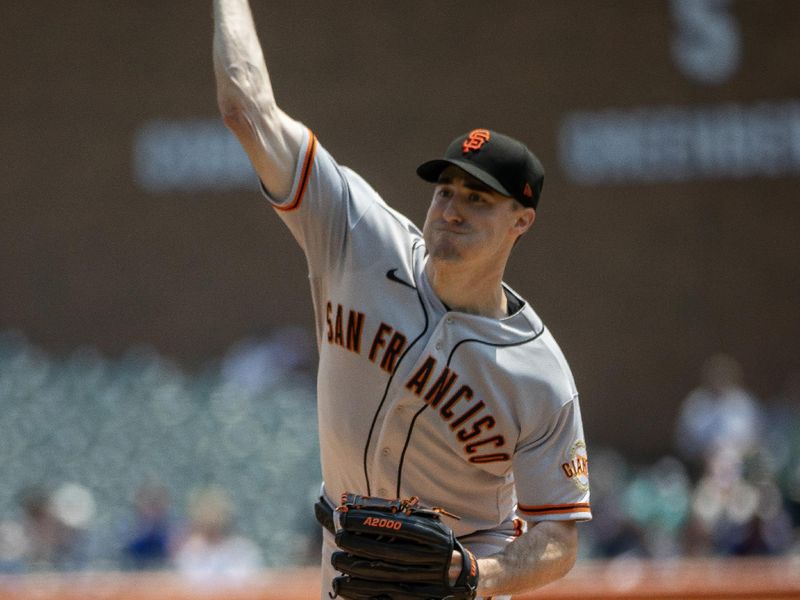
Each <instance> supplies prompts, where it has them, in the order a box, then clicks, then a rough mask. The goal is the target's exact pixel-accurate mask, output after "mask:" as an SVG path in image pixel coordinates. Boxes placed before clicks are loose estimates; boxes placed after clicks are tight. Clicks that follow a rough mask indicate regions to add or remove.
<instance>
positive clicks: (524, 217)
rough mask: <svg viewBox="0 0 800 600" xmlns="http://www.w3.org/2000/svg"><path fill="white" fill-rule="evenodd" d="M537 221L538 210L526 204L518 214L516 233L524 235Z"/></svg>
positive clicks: (515, 224)
mask: <svg viewBox="0 0 800 600" xmlns="http://www.w3.org/2000/svg"><path fill="white" fill-rule="evenodd" d="M534 221H536V210H535V209H533V208H531V207H530V206H525V207H523V208H521V209H520V210H519V211H518V212H517V214H516V221H515V222H514V231H515V232H516V234H517V235H518V236H519V235H522V234H523V233H525V232H526V231H528V229H530V228H531V227H533V223H534Z"/></svg>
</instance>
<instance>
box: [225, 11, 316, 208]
mask: <svg viewBox="0 0 800 600" xmlns="http://www.w3.org/2000/svg"><path fill="white" fill-rule="evenodd" d="M213 54H214V74H215V77H216V82H217V103H218V105H219V109H220V112H221V114H222V117H223V119H224V121H225V124H226V125H227V126H228V127H229V128H230V129H231V131H233V133H234V134H235V135H236V136H237V137H238V138H239V141H240V143H241V144H242V146H243V147H244V149H245V151H246V152H247V154H248V156H249V157H250V160H251V162H252V163H253V166H254V167H255V169H256V172H257V173H258V175H259V177H261V179H262V181H263V182H264V184H265V185H266V186H267V189H269V191H270V192H272V193H273V194H274V195H275V196H276V197H284V196H285V195H286V194H287V193H288V192H289V188H290V187H291V183H292V176H293V174H294V169H295V164H296V160H297V153H298V151H299V147H300V143H301V140H302V131H303V129H302V126H301V125H300V124H299V123H297V122H296V121H294V120H292V119H290V118H289V117H288V116H287V115H286V114H284V113H283V111H281V110H280V109H279V108H278V106H277V104H276V102H275V96H274V94H273V91H272V83H271V82H270V78H269V74H268V72H267V65H266V62H265V60H264V54H263V52H262V49H261V45H260V43H259V40H258V35H257V33H256V28H255V23H254V22H253V15H252V13H251V11H250V6H249V4H248V2H247V0H214V53H213Z"/></svg>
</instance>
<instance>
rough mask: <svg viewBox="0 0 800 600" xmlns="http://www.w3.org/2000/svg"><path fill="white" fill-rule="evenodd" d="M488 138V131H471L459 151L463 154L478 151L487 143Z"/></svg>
mask: <svg viewBox="0 0 800 600" xmlns="http://www.w3.org/2000/svg"><path fill="white" fill-rule="evenodd" d="M490 137H491V134H490V133H489V130H488V129H473V130H472V131H470V132H469V134H468V135H467V139H465V140H464V143H463V144H462V145H461V149H462V150H463V152H464V154H467V153H468V152H471V151H473V150H480V149H481V146H483V145H484V144H485V143H486V142H488V141H489V138H490Z"/></svg>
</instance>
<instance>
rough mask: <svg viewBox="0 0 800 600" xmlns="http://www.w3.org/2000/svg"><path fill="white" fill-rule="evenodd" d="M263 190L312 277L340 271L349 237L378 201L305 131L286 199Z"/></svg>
mask: <svg viewBox="0 0 800 600" xmlns="http://www.w3.org/2000/svg"><path fill="white" fill-rule="evenodd" d="M261 191H262V193H263V195H264V196H265V197H266V199H267V200H268V201H269V202H270V203H271V204H272V206H273V207H274V208H275V211H276V212H277V214H278V215H279V216H280V218H281V219H282V220H283V222H284V223H285V224H286V226H287V227H288V228H289V230H290V231H291V233H292V235H293V236H294V238H295V240H297V243H298V244H299V245H300V247H301V248H302V249H303V251H304V252H305V254H306V258H307V260H308V264H309V270H310V273H311V276H312V277H313V276H315V275H318V274H322V273H330V272H331V271H335V270H336V266H337V265H336V263H337V261H338V260H339V259H340V258H341V256H342V255H343V254H344V251H343V250H344V248H345V245H346V244H347V242H348V236H349V235H350V232H351V231H352V229H353V228H354V227H355V224H357V223H358V222H359V220H360V219H361V217H362V216H363V215H364V213H366V212H367V211H368V210H369V209H370V207H371V206H372V204H374V203H375V202H376V201H377V202H381V200H380V198H379V197H378V196H377V194H375V192H374V191H373V190H372V189H371V188H370V187H369V186H368V185H367V184H366V182H364V181H363V180H362V179H361V178H360V177H359V176H358V175H357V174H356V173H354V172H353V171H351V170H350V169H348V168H347V167H342V166H340V165H339V164H338V163H337V162H336V161H335V160H334V158H333V157H332V156H331V155H330V154H329V153H328V152H327V151H326V150H325V148H324V147H322V145H321V144H320V143H319V141H318V140H317V137H316V136H315V135H314V133H313V132H312V131H311V130H307V131H306V134H305V139H304V141H303V144H302V145H301V147H300V151H299V154H298V159H297V167H296V170H295V173H294V178H293V182H292V188H291V191H290V192H289V195H288V196H287V197H286V198H274V197H272V196H271V195H270V194H269V192H268V191H267V190H266V189H265V187H264V186H263V185H262V186H261Z"/></svg>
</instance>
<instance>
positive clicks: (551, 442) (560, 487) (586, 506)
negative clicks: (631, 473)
mask: <svg viewBox="0 0 800 600" xmlns="http://www.w3.org/2000/svg"><path fill="white" fill-rule="evenodd" d="M513 460H514V463H513V468H514V479H515V482H516V489H517V514H518V515H519V516H520V517H521V518H523V519H526V520H528V521H546V520H558V521H567V520H571V521H587V520H590V519H591V518H592V513H591V507H590V503H589V466H588V456H587V454H586V443H585V441H584V436H583V425H582V422H581V414H580V405H579V403H578V398H577V396H576V397H574V398H573V399H572V400H570V401H569V402H567V403H565V404H564V405H563V406H562V407H561V408H560V409H559V410H558V411H557V412H556V414H555V415H553V417H552V418H551V419H549V420H548V421H547V422H545V423H544V424H543V426H542V428H541V429H540V430H539V433H537V435H536V436H535V439H529V440H523V441H522V442H521V443H520V445H519V446H518V448H517V452H516V454H515V456H514V459H513Z"/></svg>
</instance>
